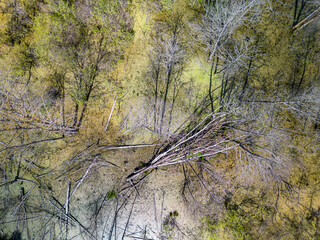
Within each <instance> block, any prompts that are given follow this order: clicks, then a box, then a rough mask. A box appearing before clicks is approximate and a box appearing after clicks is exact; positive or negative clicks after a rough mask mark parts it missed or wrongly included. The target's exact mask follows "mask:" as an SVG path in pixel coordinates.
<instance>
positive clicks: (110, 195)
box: [107, 190, 117, 199]
mask: <svg viewBox="0 0 320 240" xmlns="http://www.w3.org/2000/svg"><path fill="white" fill-rule="evenodd" d="M116 197H117V193H116V191H115V190H110V191H108V192H107V198H108V199H113V198H116Z"/></svg>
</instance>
